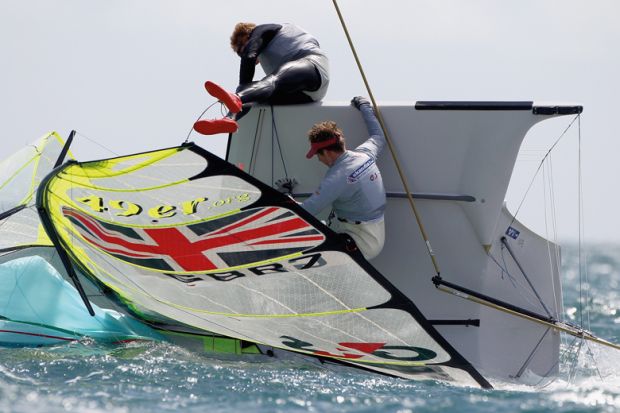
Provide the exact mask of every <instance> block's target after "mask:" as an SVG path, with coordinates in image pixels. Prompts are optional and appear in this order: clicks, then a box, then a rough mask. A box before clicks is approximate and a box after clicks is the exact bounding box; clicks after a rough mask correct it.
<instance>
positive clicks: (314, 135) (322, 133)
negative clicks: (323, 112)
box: [308, 120, 344, 153]
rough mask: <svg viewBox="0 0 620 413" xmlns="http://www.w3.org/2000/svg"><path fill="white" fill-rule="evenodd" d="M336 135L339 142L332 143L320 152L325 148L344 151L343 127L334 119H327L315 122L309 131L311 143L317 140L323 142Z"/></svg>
mask: <svg viewBox="0 0 620 413" xmlns="http://www.w3.org/2000/svg"><path fill="white" fill-rule="evenodd" d="M334 137H337V138H338V142H336V143H334V144H333V145H330V146H328V147H326V148H323V149H320V150H319V151H318V153H321V152H322V151H324V150H330V151H335V152H343V151H344V135H343V134H342V129H340V128H339V127H338V125H336V122H334V121H332V120H326V121H324V122H319V123H317V124H315V125H314V126H313V127H312V128H311V129H310V130H309V131H308V140H310V143H311V144H312V143H315V142H323V141H326V140H329V139H332V138H334Z"/></svg>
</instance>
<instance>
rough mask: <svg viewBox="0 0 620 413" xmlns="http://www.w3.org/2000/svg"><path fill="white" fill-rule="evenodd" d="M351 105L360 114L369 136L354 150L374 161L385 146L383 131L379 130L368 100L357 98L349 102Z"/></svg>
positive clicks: (379, 127)
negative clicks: (366, 154) (365, 154)
mask: <svg viewBox="0 0 620 413" xmlns="http://www.w3.org/2000/svg"><path fill="white" fill-rule="evenodd" d="M351 104H352V105H353V106H355V107H356V108H357V109H359V111H360V113H361V114H362V118H363V119H364V123H365V124H366V129H367V130H368V135H370V138H368V140H366V142H364V143H362V144H361V145H360V146H358V147H357V148H355V150H357V151H363V152H366V153H368V154H369V155H370V156H372V157H373V158H374V159H376V158H377V157H378V156H379V155H380V154H381V151H383V148H384V147H385V144H386V142H385V135H384V134H383V129H381V125H380V124H379V121H378V120H377V117H376V116H375V112H374V111H373V110H372V106H370V102H369V101H368V99H366V98H364V97H361V96H357V97H354V98H353V100H351Z"/></svg>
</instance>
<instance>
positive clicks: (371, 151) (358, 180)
mask: <svg viewBox="0 0 620 413" xmlns="http://www.w3.org/2000/svg"><path fill="white" fill-rule="evenodd" d="M351 104H352V105H353V106H355V107H356V108H357V109H358V110H359V111H360V112H361V114H362V117H363V118H364V122H365V123H366V128H367V130H368V134H369V135H370V137H369V138H368V139H367V140H366V141H365V142H364V143H362V144H361V145H360V146H358V147H357V148H355V149H353V150H348V149H347V148H346V145H345V139H344V136H343V134H342V130H340V129H339V128H338V126H337V125H336V123H335V122H333V121H325V122H320V123H317V124H315V125H314V126H313V127H312V129H310V131H309V132H308V138H309V140H310V150H309V151H308V153H307V154H306V158H308V159H310V158H312V157H313V156H315V155H316V156H317V157H318V159H319V161H320V162H321V163H323V164H325V165H326V166H327V167H328V168H329V169H328V170H327V173H326V174H325V177H324V178H323V180H322V181H321V184H320V186H319V188H318V189H317V190H316V192H314V194H312V195H311V196H310V198H308V199H307V200H306V201H304V202H303V203H302V204H301V206H302V207H304V208H305V209H306V210H307V211H308V212H310V213H312V214H313V215H317V214H319V213H320V212H321V211H323V210H324V209H325V208H327V207H328V206H331V208H332V214H331V215H330V220H329V222H328V225H329V227H330V228H331V229H333V230H334V231H336V232H339V233H345V234H348V235H350V236H351V238H353V240H354V241H355V243H356V244H357V247H358V248H359V249H360V251H361V252H362V254H363V255H364V257H365V258H366V259H372V258H374V257H376V256H377V255H378V254H379V253H380V252H381V250H382V249H383V244H384V241H385V227H384V222H383V214H384V211H385V204H386V197H385V188H384V187H383V180H382V179H381V171H379V168H378V167H377V164H376V160H377V157H378V156H379V155H380V154H381V151H382V150H383V148H384V147H385V144H386V141H385V136H384V135H383V131H382V130H381V127H380V125H379V122H378V121H377V118H376V116H375V114H374V111H373V109H372V107H371V106H370V102H369V101H368V100H367V99H366V98H363V97H361V96H357V97H355V98H353V100H352V101H351Z"/></svg>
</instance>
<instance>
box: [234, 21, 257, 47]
mask: <svg viewBox="0 0 620 413" xmlns="http://www.w3.org/2000/svg"><path fill="white" fill-rule="evenodd" d="M255 27H256V25H255V24H254V23H237V24H236V25H235V29H234V30H233V32H232V35H230V47H231V48H232V49H233V51H234V52H235V53H237V54H239V53H241V50H242V49H243V46H244V45H245V42H246V41H247V39H248V37H249V36H250V34H251V33H252V30H254V28H255Z"/></svg>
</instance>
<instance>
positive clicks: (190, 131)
mask: <svg viewBox="0 0 620 413" xmlns="http://www.w3.org/2000/svg"><path fill="white" fill-rule="evenodd" d="M218 102H219V101H218V100H216V101H215V102H213V103H211V104H210V105H209V106H207V108H206V109H205V110H203V111H202V113H201V114H200V115H199V116H198V118H196V120H195V121H194V123H196V122H198V121H199V120H200V119H202V117H203V116H204V114H205V113H207V111H208V110H209V109H211V108H212V107H213V106H214V105H215V104H216V103H218ZM220 111H221V107H220ZM193 131H194V126H193V124H192V127H191V128H190V130H189V132H187V137H186V138H185V141H183V143H184V144H185V143H187V142H188V141H189V137H190V135H191V134H192V132H193Z"/></svg>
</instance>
